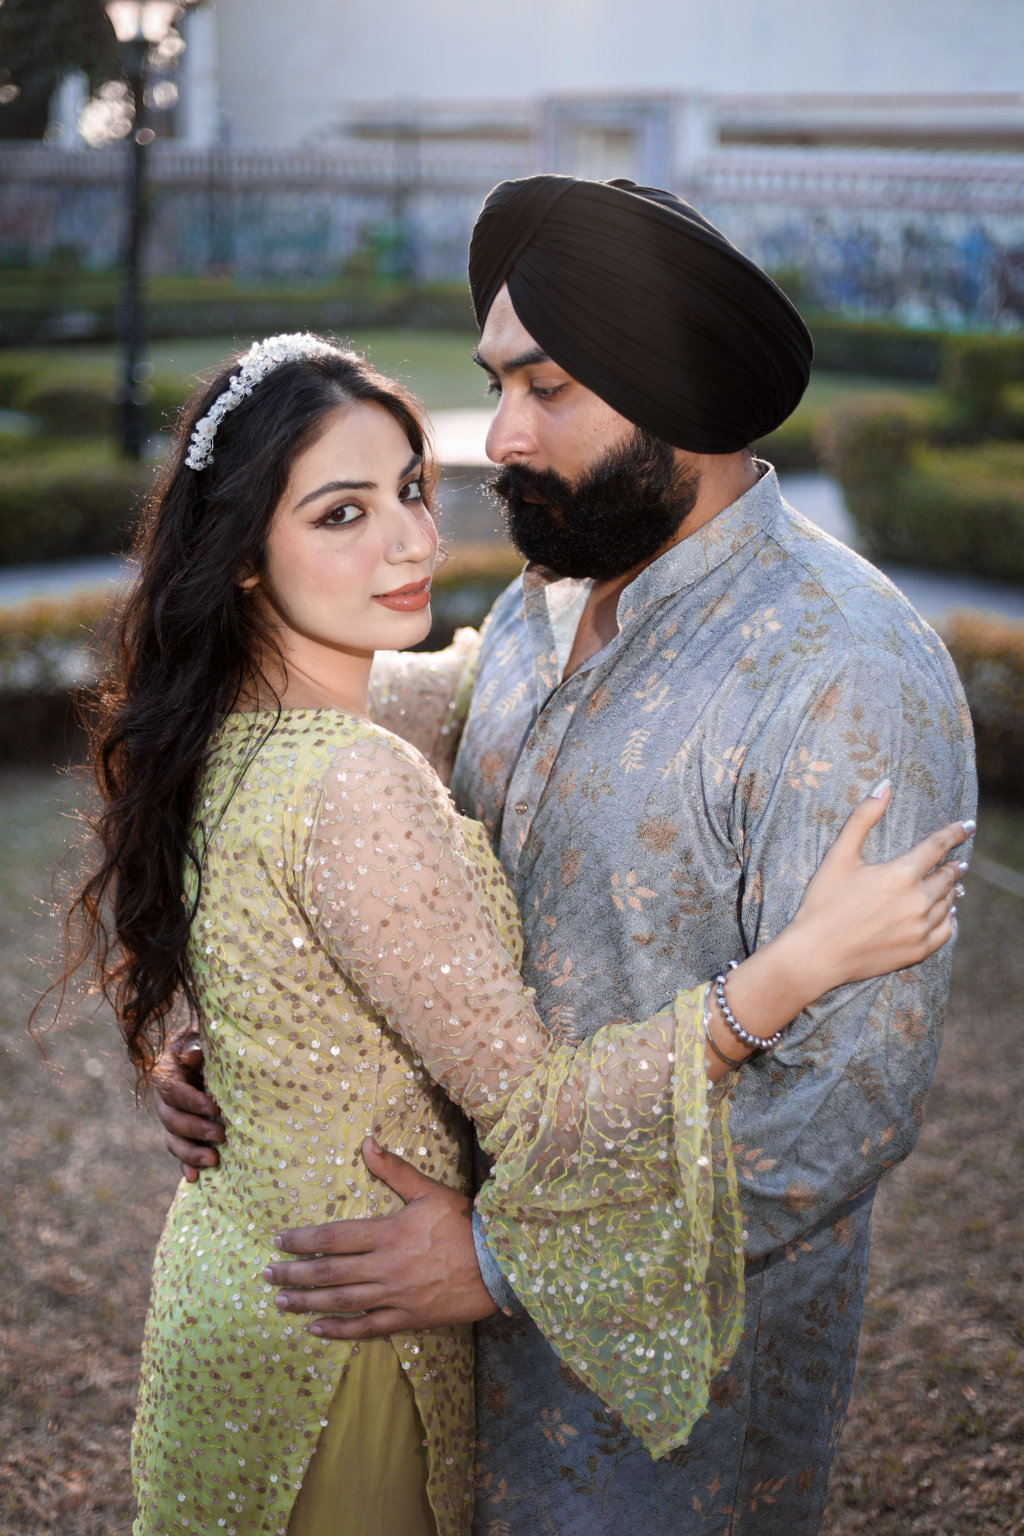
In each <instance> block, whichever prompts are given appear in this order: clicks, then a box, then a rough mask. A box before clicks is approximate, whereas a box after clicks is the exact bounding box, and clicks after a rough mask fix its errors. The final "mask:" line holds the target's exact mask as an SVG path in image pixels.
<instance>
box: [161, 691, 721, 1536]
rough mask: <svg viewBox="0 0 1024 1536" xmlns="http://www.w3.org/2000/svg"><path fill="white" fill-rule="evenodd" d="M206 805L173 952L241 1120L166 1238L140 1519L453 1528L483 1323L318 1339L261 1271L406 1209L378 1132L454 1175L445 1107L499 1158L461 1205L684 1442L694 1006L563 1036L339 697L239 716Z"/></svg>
mask: <svg viewBox="0 0 1024 1536" xmlns="http://www.w3.org/2000/svg"><path fill="white" fill-rule="evenodd" d="M198 823H199V828H200V841H201V842H202V844H203V845H204V846H205V854H204V858H203V868H202V882H201V889H200V894H199V902H198V907H197V910H196V914H195V919H194V922H193V926H192V939H191V946H190V963H191V966H192V970H193V974H194V977H195V982H196V987H197V993H198V999H199V1005H200V1013H201V1018H200V1027H201V1031H202V1036H203V1043H204V1049H205V1052H206V1073H207V1083H208V1086H209V1089H210V1091H211V1092H212V1094H213V1095H214V1097H215V1098H216V1099H217V1101H218V1103H219V1104H220V1107H221V1111H222V1113H223V1116H224V1120H225V1124H226V1129H227V1138H226V1142H225V1144H224V1146H223V1147H222V1148H221V1161H220V1166H219V1167H218V1168H217V1169H216V1170H206V1171H204V1172H203V1174H202V1176H201V1179H200V1181H199V1182H198V1183H196V1184H183V1185H182V1186H181V1188H180V1190H179V1192H178V1195H177V1197H176V1199H175V1201H174V1204H173V1205H172V1207H171V1210H170V1213H169V1215H168V1218H167V1225H166V1227H165V1230H164V1234H163V1237H162V1240H161V1244H160V1248H159V1250H158V1253H157V1258H156V1265H155V1272H154V1281H153V1292H152V1299H151V1304H150V1311H149V1317H148V1321H147V1328H146V1337H145V1343H144V1348H143V1361H142V1375H141V1388H140V1406H139V1414H138V1421H137V1426H136V1433H135V1439H134V1442H133V1467H134V1473H135V1483H136V1492H137V1496H138V1501H139V1514H138V1519H137V1523H136V1527H135V1530H136V1533H137V1536H156V1533H158V1532H159V1533H167V1536H171V1533H174V1536H178V1533H182V1532H191V1533H195V1532H204V1533H207V1532H208V1533H211V1536H218V1533H220V1532H224V1533H225V1536H257V1533H258V1536H285V1533H287V1532H290V1533H291V1536H319V1533H320V1531H321V1530H322V1531H324V1532H327V1531H330V1532H331V1533H332V1536H340V1533H342V1532H348V1531H352V1532H358V1533H359V1536H372V1533H376V1532H378V1531H379V1532H380V1533H381V1536H387V1533H388V1532H396V1531H402V1532H403V1536H406V1533H408V1536H414V1533H416V1536H418V1532H419V1531H420V1530H422V1531H423V1532H424V1533H429V1532H430V1531H431V1529H432V1527H433V1526H436V1530H437V1533H438V1536H459V1533H464V1532H466V1531H468V1529H469V1522H470V1518H471V1508H472V1495H471V1470H472V1468H471V1463H472V1442H473V1356H472V1338H471V1331H470V1330H468V1329H464V1328H439V1329H434V1330H431V1331H429V1332H424V1333H416V1334H414V1333H404V1334H396V1335H394V1336H393V1337H392V1338H391V1339H387V1340H375V1341H370V1342H368V1343H364V1344H362V1345H356V1344H352V1343H349V1342H346V1341H331V1340H320V1339H317V1338H316V1337H315V1336H313V1335H311V1334H310V1333H309V1332H308V1331H307V1328H306V1321H305V1319H303V1318H301V1317H296V1316H293V1315H289V1314H282V1313H280V1312H279V1311H278V1309H277V1307H276V1306H275V1301H274V1297H275V1288H274V1287H273V1286H271V1285H269V1284H268V1283H267V1282H266V1281H265V1280H264V1278H263V1273H262V1271H263V1268H264V1266H265V1265H266V1264H267V1263H269V1262H271V1261H272V1260H273V1259H275V1258H277V1257H280V1254H279V1252H278V1251H277V1250H276V1249H275V1247H274V1245H273V1237H274V1234H275V1233H276V1232H278V1231H280V1230H281V1229H282V1228H286V1227H295V1226H300V1225H306V1224H309V1223H319V1222H327V1221H332V1220H338V1219H342V1218H349V1217H355V1216H371V1215H376V1214H381V1213H385V1212H388V1211H390V1210H393V1209H394V1208H395V1207H396V1206H397V1205H398V1203H399V1202H398V1199H397V1197H396V1196H394V1195H393V1194H392V1193H391V1192H390V1191H389V1190H388V1189H387V1188H386V1187H384V1186H383V1185H381V1184H379V1183H377V1182H376V1181H374V1180H373V1179H371V1178H370V1177H369V1176H368V1174H367V1172H366V1169H365V1167H364V1165H363V1161H362V1157H361V1155H360V1146H361V1143H362V1140H363V1138H364V1137H365V1136H366V1135H368V1134H371V1133H372V1134H373V1135H374V1136H375V1137H376V1138H377V1140H378V1141H379V1142H380V1143H381V1144H382V1145H384V1146H386V1147H388V1148H389V1149H391V1150H393V1151H395V1152H398V1153H400V1154H401V1155H402V1156H403V1157H405V1158H406V1159H408V1160H409V1161H410V1162H412V1163H414V1164H415V1165H416V1166H417V1167H419V1168H420V1169H421V1170H422V1171H423V1172H425V1173H428V1174H430V1175H431V1176H432V1177H434V1178H438V1179H442V1180H443V1181H444V1182H446V1183H448V1184H450V1185H453V1186H456V1187H459V1188H468V1179H469V1143H468V1137H467V1133H466V1126H465V1121H464V1119H463V1117H462V1114H461V1113H460V1111H459V1109H457V1108H455V1107H454V1106H453V1101H454V1102H455V1103H457V1104H458V1105H460V1106H461V1107H462V1108H463V1109H464V1110H465V1111H466V1112H467V1113H468V1114H470V1115H471V1116H472V1117H473V1119H474V1120H475V1121H476V1122H477V1126H478V1131H479V1134H480V1138H481V1142H482V1144H483V1146H484V1148H485V1150H486V1151H487V1152H488V1153H489V1154H490V1155H491V1156H492V1157H493V1158H494V1160H495V1162H494V1176H493V1177H492V1179H491V1180H490V1181H489V1183H488V1184H487V1185H486V1186H485V1189H484V1191H483V1192H482V1193H481V1195H480V1196H478V1200H477V1208H478V1210H480V1211H481V1213H482V1215H483V1219H484V1221H485V1225H486V1229H487V1233H488V1241H489V1244H490V1246H491V1248H492V1250H493V1252H494V1253H495V1255H496V1257H497V1258H498V1260H499V1262H500V1263H501V1264H502V1266H503V1268H504V1269H505V1270H506V1272H507V1273H508V1274H509V1276H510V1278H511V1279H512V1283H513V1284H514V1285H515V1286H516V1289H517V1292H518V1293H519V1294H520V1295H521V1296H522V1298H523V1301H524V1304H525V1305H526V1306H527V1307H528V1309H529V1311H530V1312H531V1314H532V1315H533V1316H534V1317H535V1319H536V1320H537V1321H538V1323H539V1324H540V1326H541V1327H542V1328H543V1329H544V1331H545V1333H546V1334H547V1336H548V1337H549V1338H550V1339H551V1342H552V1345H553V1347H554V1348H555V1349H556V1350H557V1351H558V1352H559V1354H561V1355H562V1356H563V1357H564V1358H565V1359H566V1360H567V1361H568V1362H569V1364H570V1365H571V1366H572V1367H573V1369H574V1370H576V1371H577V1372H578V1373H579V1374H580V1375H581V1376H582V1377H583V1378H584V1379H585V1380H587V1381H588V1383H589V1384H590V1385H591V1386H592V1387H593V1388H594V1389H595V1390H597V1391H598V1392H600V1393H601V1394H602V1395H603V1396H604V1397H605V1399H606V1400H607V1401H609V1402H611V1403H612V1404H613V1405H614V1406H615V1407H616V1408H618V1409H619V1411H620V1412H621V1413H622V1415H623V1417H624V1419H625V1420H626V1422H627V1423H628V1424H629V1425H630V1428H632V1429H633V1430H634V1431H635V1432H636V1433H637V1434H639V1435H641V1436H642V1437H643V1439H644V1443H645V1444H647V1445H648V1448H649V1449H650V1450H651V1452H652V1454H655V1455H659V1454H662V1453H663V1452H664V1451H665V1450H667V1449H669V1448H670V1446H671V1445H674V1444H678V1443H679V1442H680V1440H681V1439H682V1438H683V1437H684V1436H685V1434H686V1432H687V1431H688V1429H689V1427H690V1425H691V1424H692V1423H693V1421H694V1419H695V1418H696V1417H697V1416H698V1415H699V1413H700V1412H701V1411H702V1410H703V1406H704V1403H705V1402H706V1397H707V1383H708V1381H709V1379H710V1376H711V1375H712V1374H713V1373H714V1371H715V1370H716V1369H717V1368H718V1365H719V1364H720V1363H721V1362H722V1361H723V1360H724V1359H725V1358H726V1357H727V1356H728V1354H729V1353H730V1352H731V1349H732V1348H733V1347H734V1344H735V1341H736V1337H737V1333H738V1328H739V1323H740V1315H741V1298H740V1280H739V1276H740V1254H739V1248H740V1243H739V1229H738V1217H737V1211H736V1206H735V1199H734V1187H733V1185H732V1183H731V1170H730V1169H729V1166H728V1153H727V1146H726V1143H725V1136H724V1127H723V1124H722V1116H721V1112H720V1110H718V1109H716V1108H714V1107H712V1106H709V1104H708V1103H707V1100H706V1095H705V1088H706V1083H705V1074H704V1066H703V1043H702V1039H701V1035H700V1030H699V1028H698V1020H699V1016H700V1007H701V1001H702V999H701V996H700V995H699V994H696V993H695V994H693V996H692V998H684V999H679V1000H677V1001H676V1003H675V1005H674V1006H672V1007H670V1008H668V1009H666V1010H665V1011H664V1013H663V1014H660V1015H658V1017H657V1018H656V1019H655V1020H653V1021H650V1023H648V1024H647V1025H644V1026H637V1027H631V1028H629V1029H626V1028H624V1027H619V1026H615V1027H612V1028H609V1029H606V1030H603V1031H600V1032H599V1033H598V1034H597V1035H596V1036H595V1037H594V1038H593V1040H591V1041H588V1042H586V1043H585V1044H584V1045H582V1046H580V1047H579V1048H578V1049H576V1048H573V1047H571V1046H567V1045H565V1044H558V1043H556V1042H554V1041H553V1040H552V1039H551V1038H550V1037H549V1036H548V1035H547V1033H546V1032H545V1031H544V1029H543V1026H542V1025H541V1023H540V1021H539V1019H538V1018H537V1015H536V1012H535V1010H534V1008H533V1004H532V1001H531V994H530V993H529V992H528V991H527V990H526V989H524V987H523V984H522V981H521V978H520V976H519V973H518V963H519V956H520V936H519V928H518V916H517V913H516V911H515V905H514V902H513V900H512V897H511V894H510V892H509V890H508V887H507V884H506V882H505V880H504V877H503V875H502V873H501V870H500V867H499V866H498V864H497V862H496V860H495V858H494V856H493V854H492V852H491V849H490V847H489V845H488V843H487V841H486V838H485V835H484V833H483V831H482V829H481V828H480V827H479V826H477V824H476V823H473V822H468V821H466V820H464V819H463V818H461V817H459V816H458V815H457V814H456V813H455V811H454V809H453V807H452V805H451V803H450V800H449V799H448V796H447V794H446V792H445V790H444V789H443V787H442V785H441V784H440V781H439V780H438V779H437V778H436V776H435V775H434V774H433V772H432V771H431V769H430V768H429V766H428V765H427V763H426V762H425V760H424V759H423V758H422V757H421V756H420V754H419V753H418V752H417V751H416V750H415V749H414V748H412V747H410V746H408V745H407V744H406V743H405V742H403V741H400V740H399V739H398V738H397V737H395V736H393V735H391V734H390V733H388V732H386V731H384V730H381V729H379V728H377V727H375V726H371V725H369V724H367V723H365V722H362V721H358V720H355V719H353V718H352V717H349V716H346V715H343V714H340V713H336V712H332V711H305V710H290V711H285V712H284V713H283V714H282V715H281V717H280V718H279V719H278V718H275V717H274V716H271V715H263V714H257V715H233V716H229V717H228V719H227V720H226V721H225V722H224V724H223V726H222V728H221V729H220V731H219V732H218V734H217V735H216V736H215V738H214V740H213V742H212V743H211V748H210V753H209V759H208V765H207V769H206V772H205V777H204V781H203V784H202V787H201V790H200V795H199V805H198ZM193 893H194V886H193V889H192V892H190V894H193ZM325 1431H327V1433H326V1434H325V1435H324V1440H323V1443H322V1447H321V1450H320V1452H319V1453H318V1455H317V1458H316V1460H315V1461H314V1462H313V1466H312V1469H310V1471H309V1479H308V1481H307V1484H306V1490H305V1493H304V1494H303V1495H302V1498H301V1500H300V1503H299V1505H298V1507H297V1508H296V1509H295V1522H294V1523H292V1524H291V1525H290V1521H291V1520H292V1516H293V1506H295V1503H296V1499H297V1497H298V1496H299V1493H300V1489H301V1488H302V1485H303V1482H304V1479H306V1476H307V1469H309V1468H310V1462H311V1458H313V1455H314V1452H315V1451H317V1447H318V1442H320V1441H321V1436H322V1434H324V1432H325ZM375 1521H376V1522H377V1523H374V1522H375Z"/></svg>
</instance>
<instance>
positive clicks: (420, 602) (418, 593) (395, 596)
mask: <svg viewBox="0 0 1024 1536" xmlns="http://www.w3.org/2000/svg"><path fill="white" fill-rule="evenodd" d="M373 600H374V602H375V603H380V604H381V606H382V607H384V608H390V609H391V610H392V611H393V612H395V613H415V612H416V611H417V610H418V609H420V608H426V607H427V605H428V603H429V602H430V578H429V577H426V578H425V579H424V580H423V581H418V582H417V583H416V585H415V586H409V587H397V588H396V589H395V591H394V592H382V593H380V595H379V596H378V595H376V594H375V595H374V599H373Z"/></svg>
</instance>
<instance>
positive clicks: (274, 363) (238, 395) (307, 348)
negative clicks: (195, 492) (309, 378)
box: [185, 331, 337, 469]
mask: <svg viewBox="0 0 1024 1536" xmlns="http://www.w3.org/2000/svg"><path fill="white" fill-rule="evenodd" d="M336 351H337V348H336V347H332V346H331V345H330V343H329V342H326V341H322V340H321V339H320V337H319V336H311V335H310V334H309V332H308V331H296V332H294V333H293V334H292V335H290V336H268V337H267V339H266V341H254V342H253V344H252V346H251V347H250V348H249V350H248V352H247V353H246V354H245V356H244V357H243V358H242V361H241V365H240V368H239V372H238V373H236V374H235V376H234V378H233V379H232V380H231V383H230V384H229V385H228V387H227V389H226V390H224V392H223V394H220V395H218V396H217V398H216V400H215V401H214V402H213V404H212V405H211V407H210V409H209V412H208V413H207V415H205V416H204V417H203V419H202V421H197V422H196V425H195V428H194V430H193V432H192V437H191V439H190V441H189V446H188V453H187V454H186V455H185V463H186V464H187V466H188V468H189V469H205V468H206V466H207V465H208V464H212V463H213V439H214V438H215V437H216V435H217V428H218V427H219V426H220V424H221V422H222V421H223V420H224V417H225V416H226V415H227V414H228V412H229V411H233V410H234V408H235V406H236V405H239V404H241V402H242V401H243V400H244V399H245V397H246V395H251V394H252V392H253V390H254V389H255V388H256V385H257V384H258V383H259V382H260V380H261V379H265V378H266V376H267V374H268V373H273V371H274V369H275V368H277V367H279V366H280V364H281V363H293V362H295V361H297V359H299V358H300V357H327V356H329V355H331V354H333V353H334V352H336Z"/></svg>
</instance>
